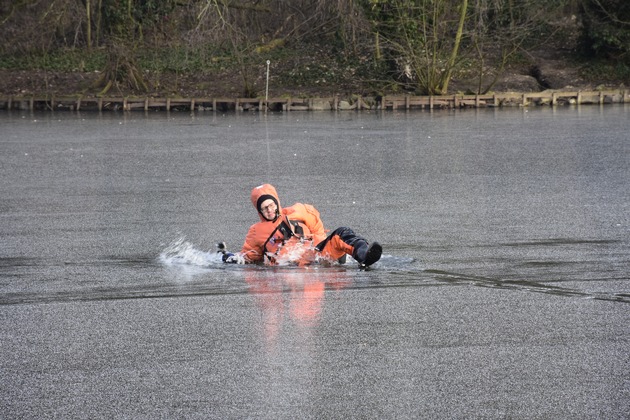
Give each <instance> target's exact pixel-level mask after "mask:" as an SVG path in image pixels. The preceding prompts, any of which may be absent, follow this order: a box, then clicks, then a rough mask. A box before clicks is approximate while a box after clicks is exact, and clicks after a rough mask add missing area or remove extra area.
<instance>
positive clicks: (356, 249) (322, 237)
mask: <svg viewBox="0 0 630 420" xmlns="http://www.w3.org/2000/svg"><path fill="white" fill-rule="evenodd" d="M251 201H252V204H253V205H254V208H255V209H256V211H257V212H258V217H259V218H260V221H259V222H258V223H255V224H253V225H252V226H251V227H250V228H249V232H248V233H247V236H246V237H245V243H244V244H243V248H242V249H241V251H240V252H239V253H235V254H232V253H229V252H226V253H224V255H223V261H224V262H227V263H237V264H247V263H264V264H269V265H276V264H283V263H288V264H298V265H306V264H310V263H312V262H315V261H320V260H324V261H331V262H334V261H340V262H343V261H345V256H346V255H350V256H352V258H354V259H355V260H356V261H357V262H358V263H359V264H360V265H361V266H362V267H367V266H370V265H372V264H374V263H375V262H377V261H378V260H379V259H380V258H381V254H382V252H383V248H382V247H381V245H380V244H379V243H378V242H372V243H368V242H367V241H366V240H365V239H364V238H362V237H361V236H358V235H357V234H355V233H354V231H353V230H352V229H350V228H347V227H340V228H337V229H335V230H334V231H333V232H332V233H330V234H329V235H327V234H326V230H325V229H324V224H323V223H322V220H321V218H320V216H319V212H318V211H317V209H315V207H313V206H312V205H310V204H302V203H296V204H294V205H292V206H290V207H284V208H283V207H282V206H281V205H280V199H279V198H278V193H277V192H276V189H275V188H274V186H273V185H270V184H263V185H260V186H258V187H256V188H254V189H253V190H252V193H251Z"/></svg>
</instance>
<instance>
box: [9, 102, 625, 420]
mask: <svg viewBox="0 0 630 420" xmlns="http://www.w3.org/2000/svg"><path fill="white" fill-rule="evenodd" d="M0 175H1V177H2V180H3V181H2V183H1V184H0V238H1V239H0V337H1V339H0V375H1V376H2V378H3V384H2V387H1V388H0V413H2V414H0V417H3V418H44V417H58V418H134V419H138V418H146V419H155V418H200V419H206V418H217V419H225V418H245V417H247V418H270V419H279V418H475V417H476V418H479V417H484V418H487V417H490V418H504V417H513V418H619V419H621V418H627V415H628V414H627V413H628V412H630V306H629V303H630V275H629V274H628V273H629V272H630V194H629V193H628V190H629V185H630V184H629V180H630V106H628V105H608V106H601V107H600V106H586V107H585V106H582V107H563V108H556V109H550V108H532V109H497V110H495V109H487V110H474V109H473V110H461V111H452V110H451V111H448V110H444V111H434V112H427V111H425V112H421V111H418V112H408V113H406V112H361V113H356V112H347V113H343V112H340V113H333V112H330V113H329V112H312V113H300V112H292V113H283V114H269V115H266V116H265V115H264V114H258V113H240V114H238V113H232V114H220V113H217V114H213V113H207V114H204V113H197V114H194V115H191V114H189V113H175V112H171V113H150V114H144V113H127V114H122V113H104V114H96V113H81V114H76V113H47V114H29V113H8V112H7V113H1V114H0ZM264 182H268V183H271V184H273V185H275V186H276V188H277V190H278V193H279V194H280V200H281V202H282V204H283V205H290V204H293V203H294V202H297V201H299V202H305V203H310V204H313V205H315V207H317V208H318V210H319V211H320V212H321V214H322V219H323V221H324V223H325V225H326V227H327V228H328V229H331V230H332V229H334V228H336V227H338V226H350V227H352V228H353V229H354V230H356V231H357V232H358V233H360V234H362V235H363V236H365V237H367V238H368V240H378V241H379V242H380V243H381V244H382V245H383V248H384V256H383V258H382V259H381V261H379V262H378V263H377V264H376V265H375V266H374V267H373V269H371V270H368V271H360V270H358V269H357V268H356V267H355V266H354V264H351V263H349V264H346V265H342V266H335V267H319V266H314V267H309V268H307V269H297V268H291V267H278V268H273V269H271V268H261V267H255V266H245V267H243V266H232V265H229V266H226V265H223V264H222V263H220V262H218V259H217V257H216V255H215V254H214V248H215V243H216V242H218V241H225V242H226V243H227V244H228V248H230V249H231V250H238V249H240V246H241V244H242V242H243V239H244V236H245V234H246V232H247V229H248V227H249V225H250V224H252V223H254V222H256V221H257V220H258V217H257V215H256V213H255V211H254V209H253V208H252V206H251V204H250V201H249V193H250V191H251V189H252V188H253V187H255V186H256V185H259V184H261V183H264Z"/></svg>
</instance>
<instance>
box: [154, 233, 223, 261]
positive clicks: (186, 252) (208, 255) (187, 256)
mask: <svg viewBox="0 0 630 420" xmlns="http://www.w3.org/2000/svg"><path fill="white" fill-rule="evenodd" d="M221 257H222V254H220V253H218V252H209V251H201V250H198V249H196V248H195V247H194V245H193V244H191V243H190V242H188V241H187V240H185V238H179V239H178V240H176V241H174V242H173V243H171V244H170V245H169V246H167V247H166V248H165V249H164V251H162V253H161V254H160V257H159V260H160V262H161V263H162V264H166V265H179V264H182V265H192V266H198V267H207V266H211V265H217V264H223V260H222V259H221Z"/></svg>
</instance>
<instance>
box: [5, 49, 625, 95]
mask: <svg viewBox="0 0 630 420" xmlns="http://www.w3.org/2000/svg"><path fill="white" fill-rule="evenodd" d="M529 58H530V60H529V61H530V62H529V63H528V64H526V65H523V66H520V67H511V68H509V69H507V70H505V71H504V72H503V74H502V76H501V77H500V78H499V80H498V82H497V83H496V84H495V85H494V87H493V89H492V91H494V92H539V91H543V90H547V89H556V90H559V89H567V90H569V89H570V90H598V89H617V88H625V86H624V84H623V81H608V82H606V83H602V82H601V81H598V82H593V81H590V80H587V79H586V78H585V77H583V76H581V74H582V72H581V67H580V66H581V65H579V64H576V63H575V62H574V61H573V60H572V59H571V58H570V55H569V54H568V52H563V51H558V50H541V51H535V52H532V53H530V57H529ZM293 68H294V67H293V65H292V64H290V63H286V64H283V63H277V64H276V66H275V69H274V72H275V75H274V76H273V77H272V79H271V81H270V95H272V96H275V97H281V96H293V97H327V96H331V95H335V94H338V95H340V96H342V97H343V96H350V95H355V94H356V95H366V96H369V95H371V94H373V93H374V92H373V91H371V90H369V89H366V87H365V84H364V83H362V82H361V81H360V80H353V79H352V78H351V77H349V78H347V79H346V81H345V82H344V83H342V84H341V85H339V84H337V85H331V84H326V83H320V84H317V85H316V86H304V85H293V86H292V85H290V84H287V83H284V84H281V83H278V82H277V80H278V79H279V75H281V74H282V72H288V71H291V70H292V69H293ZM260 73H261V74H260V75H259V76H258V78H257V79H256V80H254V81H253V84H254V86H256V87H257V88H258V90H259V91H260V92H261V93H260V94H259V96H263V95H264V86H265V80H264V71H261V72H260ZM98 77H99V73H98V72H92V73H87V72H52V71H43V70H19V71H18V70H3V69H0V96H4V97H7V96H13V97H30V96H46V97H51V96H56V97H63V96H83V97H94V96H97V95H98V93H99V89H98V88H97V87H95V86H94V82H95V81H96V80H97V79H98ZM148 79H149V82H150V83H149V84H150V85H151V90H150V91H149V92H134V91H131V90H129V89H124V88H120V87H115V88H113V89H111V90H110V91H109V92H108V96H119V97H129V96H150V97H182V98H190V97H242V96H244V93H243V79H242V77H241V76H240V75H239V74H238V71H231V70H230V69H227V70H225V71H223V72H221V73H218V74H213V75H212V76H207V75H200V74H183V75H182V74H179V75H176V76H175V75H173V76H172V77H166V76H164V75H162V77H161V78H160V80H159V83H151V80H150V79H151V76H150V75H149V76H148ZM604 79H607V78H605V77H602V80H604ZM486 82H487V81H486ZM478 83H479V82H478V80H476V79H475V78H470V79H468V80H465V79H457V78H455V79H453V80H452V82H451V84H450V92H451V93H456V92H474V91H476V90H477V85H478ZM381 93H384V94H388V93H391V92H387V91H385V92H381Z"/></svg>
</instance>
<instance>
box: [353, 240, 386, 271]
mask: <svg viewBox="0 0 630 420" xmlns="http://www.w3.org/2000/svg"><path fill="white" fill-rule="evenodd" d="M382 253H383V247H382V246H381V244H379V243H378V242H372V243H371V244H370V245H369V246H368V243H367V242H366V241H364V240H358V241H356V243H355V244H354V250H353V252H352V258H354V259H355V260H357V261H358V262H359V264H361V266H363V267H369V266H370V265H372V264H374V263H375V262H377V261H378V260H380V259H381V254H382Z"/></svg>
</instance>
